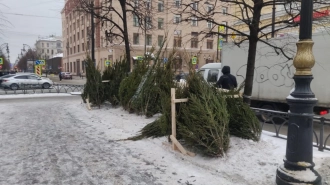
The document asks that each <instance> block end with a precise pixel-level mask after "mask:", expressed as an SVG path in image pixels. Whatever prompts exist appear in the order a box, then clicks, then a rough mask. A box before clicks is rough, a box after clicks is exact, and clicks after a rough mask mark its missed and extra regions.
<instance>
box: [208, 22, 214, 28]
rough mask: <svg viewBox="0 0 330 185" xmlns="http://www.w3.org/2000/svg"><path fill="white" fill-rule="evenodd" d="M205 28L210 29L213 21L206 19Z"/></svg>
mask: <svg viewBox="0 0 330 185" xmlns="http://www.w3.org/2000/svg"><path fill="white" fill-rule="evenodd" d="M207 28H208V29H212V28H213V23H212V22H211V21H207Z"/></svg>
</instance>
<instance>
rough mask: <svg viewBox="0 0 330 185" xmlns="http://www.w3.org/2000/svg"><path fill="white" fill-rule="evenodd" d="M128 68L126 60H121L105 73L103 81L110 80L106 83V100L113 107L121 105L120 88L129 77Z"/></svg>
mask: <svg viewBox="0 0 330 185" xmlns="http://www.w3.org/2000/svg"><path fill="white" fill-rule="evenodd" d="M128 67H129V66H127V61H126V59H125V58H124V59H121V58H120V60H119V61H116V62H115V63H113V64H112V66H109V67H108V68H106V70H105V71H104V72H103V76H102V80H109V82H106V83H104V100H107V101H109V102H110V103H111V104H112V105H113V106H117V105H119V103H120V100H119V87H120V83H121V82H122V80H123V79H124V78H125V77H127V71H128Z"/></svg>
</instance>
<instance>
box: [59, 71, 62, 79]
mask: <svg viewBox="0 0 330 185" xmlns="http://www.w3.org/2000/svg"><path fill="white" fill-rule="evenodd" d="M58 77H59V78H60V81H62V72H60V73H59V74H58Z"/></svg>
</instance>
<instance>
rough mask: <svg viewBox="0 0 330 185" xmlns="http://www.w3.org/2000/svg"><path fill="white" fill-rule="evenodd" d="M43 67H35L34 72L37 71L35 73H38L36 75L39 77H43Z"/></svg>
mask: <svg viewBox="0 0 330 185" xmlns="http://www.w3.org/2000/svg"><path fill="white" fill-rule="evenodd" d="M41 68H42V66H40V65H35V66H34V71H35V73H36V75H39V76H41V75H42V69H41Z"/></svg>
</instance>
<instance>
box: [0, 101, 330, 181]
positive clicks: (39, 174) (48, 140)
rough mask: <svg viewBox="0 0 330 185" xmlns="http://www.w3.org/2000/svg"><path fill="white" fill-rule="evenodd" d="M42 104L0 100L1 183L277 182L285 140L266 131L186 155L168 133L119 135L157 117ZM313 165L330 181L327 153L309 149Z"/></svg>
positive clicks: (79, 103) (78, 104) (105, 108)
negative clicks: (221, 148)
mask: <svg viewBox="0 0 330 185" xmlns="http://www.w3.org/2000/svg"><path fill="white" fill-rule="evenodd" d="M70 96H72V95H70ZM42 102H43V103H42V104H40V102H38V101H29V100H28V99H19V100H18V101H14V100H12V99H11V100H10V99H8V100H1V104H0V110H2V111H0V114H1V117H2V119H1V120H0V133H1V134H2V135H1V143H0V184H32V183H33V182H34V183H35V184H42V183H49V184H54V183H55V184H56V183H58V184H85V183H87V184H114V185H120V184H123V185H127V184H132V185H142V184H147V185H151V184H157V185H158V184H159V185H160V184H163V185H176V184H178V185H179V184H182V185H220V184H221V185H266V184H267V185H275V176H276V170H277V168H278V166H280V165H282V164H283V158H284V154H285V148H286V140H283V139H279V138H275V137H273V135H274V134H273V133H270V132H263V134H262V136H261V140H260V142H253V141H251V140H244V139H240V138H237V137H231V140H230V149H229V151H228V153H227V155H226V156H225V157H224V158H209V157H205V156H201V155H198V154H197V155H196V156H195V157H190V156H185V155H182V154H181V153H179V152H178V151H174V150H172V148H171V145H170V143H169V142H168V138H167V137H162V138H154V139H151V138H149V139H143V140H140V141H130V140H125V139H126V138H128V137H131V136H134V135H136V134H137V133H138V131H139V130H140V129H141V128H143V127H144V126H145V125H146V124H148V123H150V122H152V121H154V120H155V119H156V118H157V117H158V116H159V115H156V116H154V117H153V118H149V119H146V118H145V117H144V116H137V115H135V114H129V113H128V112H126V111H124V110H123V109H122V108H113V107H111V106H110V105H109V104H104V105H103V106H102V107H101V109H98V108H93V109H92V110H88V109H87V107H86V105H85V104H84V103H83V102H82V101H81V99H80V98H79V96H72V97H55V98H49V100H47V101H45V100H43V101H42ZM17 115H19V116H17ZM314 162H315V164H316V166H315V169H316V170H317V171H318V172H319V173H320V174H321V175H322V177H323V180H324V184H329V183H330V152H329V151H325V152H319V151H318V150H317V149H316V148H314Z"/></svg>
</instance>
